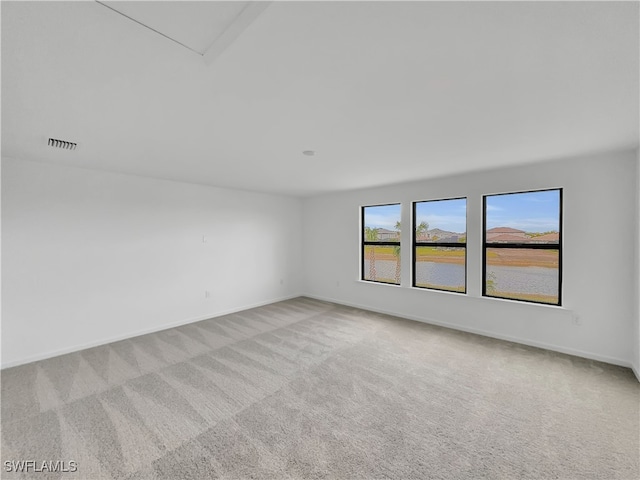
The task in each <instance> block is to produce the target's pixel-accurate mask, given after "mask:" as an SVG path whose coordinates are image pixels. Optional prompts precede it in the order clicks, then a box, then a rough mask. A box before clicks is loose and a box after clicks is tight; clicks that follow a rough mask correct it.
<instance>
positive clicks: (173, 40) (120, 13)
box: [94, 0, 203, 57]
mask: <svg viewBox="0 0 640 480" xmlns="http://www.w3.org/2000/svg"><path fill="white" fill-rule="evenodd" d="M94 1H95V2H96V3H97V4H99V5H102V6H103V7H106V8H108V9H109V10H111V11H113V12H116V13H117V14H118V15H122V16H123V17H125V18H128V19H129V20H131V21H132V22H135V23H137V24H138V25H141V26H143V27H145V28H147V29H149V30H151V31H152V32H155V33H157V34H158V35H162V36H163V37H164V38H166V39H169V40H171V41H172V42H174V43H177V44H178V45H180V46H182V47H184V48H186V49H187V50H189V51H191V52H193V53H195V54H196V55H199V56H200V57H202V56H203V54H202V53H200V52H198V51H197V50H194V49H193V48H191V47H189V46H187V45H185V44H184V43H181V42H179V41H178V40H176V39H175V38H171V37H170V36H168V35H165V34H164V33H162V32H159V31H158V30H156V29H155V28H153V27H150V26H149V25H145V24H144V23H142V22H140V21H138V20H136V19H135V18H132V17H130V16H129V15H126V14H124V13H122V12H120V11H118V10H116V9H115V8H113V7H110V6H109V5H106V4H105V3H102V2H101V1H100V0H94Z"/></svg>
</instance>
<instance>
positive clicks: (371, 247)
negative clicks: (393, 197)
mask: <svg viewBox="0 0 640 480" xmlns="http://www.w3.org/2000/svg"><path fill="white" fill-rule="evenodd" d="M400 216H401V206H400V204H399V203H395V204H393V205H375V206H370V207H362V277H361V278H362V280H368V281H371V282H380V283H391V284H395V285H400Z"/></svg>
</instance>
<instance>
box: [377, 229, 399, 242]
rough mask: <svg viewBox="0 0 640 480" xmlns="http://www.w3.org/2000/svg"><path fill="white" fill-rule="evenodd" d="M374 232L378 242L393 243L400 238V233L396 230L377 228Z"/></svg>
mask: <svg viewBox="0 0 640 480" xmlns="http://www.w3.org/2000/svg"><path fill="white" fill-rule="evenodd" d="M376 230H377V231H378V240H380V241H393V240H397V239H398V238H399V237H400V233H399V232H398V231H396V230H387V229H386V228H377V229H376Z"/></svg>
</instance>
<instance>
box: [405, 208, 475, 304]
mask: <svg viewBox="0 0 640 480" xmlns="http://www.w3.org/2000/svg"><path fill="white" fill-rule="evenodd" d="M413 232H414V235H413V249H414V250H413V253H414V255H413V260H414V265H413V286H414V287H420V288H430V289H434V290H446V291H449V292H458V293H466V291H467V281H466V276H467V268H466V267H467V199H466V198H454V199H450V200H430V201H425V202H414V204H413Z"/></svg>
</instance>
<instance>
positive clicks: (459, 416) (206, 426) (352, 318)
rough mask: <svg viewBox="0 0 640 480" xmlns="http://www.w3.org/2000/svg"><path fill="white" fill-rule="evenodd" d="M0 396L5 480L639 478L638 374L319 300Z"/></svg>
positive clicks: (143, 341)
mask: <svg viewBox="0 0 640 480" xmlns="http://www.w3.org/2000/svg"><path fill="white" fill-rule="evenodd" d="M1 400H2V455H1V457H2V478H8V479H11V478H37V479H45V478H46V479H49V478H73V479H89V480H90V479H129V480H134V479H138V480H150V479H198V480H202V479H208V478H267V479H268V478H273V479H288V478H333V479H355V478H357V479H360V478H363V479H364V478H394V479H478V478H490V479H519V478H530V479H547V478H548V479H603V480H604V479H606V480H611V479H638V478H639V477H640V471H639V466H638V464H639V452H640V444H639V442H640V438H639V437H640V416H639V415H640V386H639V384H638V382H637V380H635V378H634V377H633V374H632V372H631V371H630V370H628V369H625V368H620V367H615V366H611V365H606V364H602V363H598V362H593V361H588V360H583V359H579V358H575V357H571V356H567V355H562V354H558V353H553V352H549V351H545V350H539V349H535V348H530V347H526V346H522V345H519V344H514V343H509V342H504V341H499V340H494V339H490V338H485V337H480V336H476V335H472V334H467V333H462V332H457V331H453V330H448V329H445V328H439V327H434V326H430V325H426V324H421V323H418V322H413V321H409V320H403V319H399V318H395V317H390V316H387V315H381V314H376V313H372V312H367V311H363V310H359V309H355V308H349V307H344V306H339V305H334V304H330V303H325V302H320V301H316V300H312V299H308V298H298V299H294V300H289V301H285V302H279V303H275V304H272V305H268V306H264V307H260V308H255V309H252V310H247V311H243V312H240V313H236V314H232V315H227V316H224V317H219V318H214V319H210V320H206V321H203V322H198V323H194V324H190V325H185V326H182V327H178V328H173V329H170V330H166V331H163V332H159V333H154V334H149V335H144V336H140V337H135V338H131V339H128V340H124V341H120V342H116V343H112V344H109V345H105V346H101V347H96V348H91V349H88V350H83V351H81V352H77V353H73V354H69V355H64V356H60V357H56V358H52V359H48V360H43V361H39V362H35V363H32V364H28V365H24V366H20V367H15V368H11V369H6V370H3V371H2V398H1ZM27 460H32V461H34V462H36V463H35V467H34V465H33V464H32V465H31V467H32V471H31V473H30V474H29V475H22V474H17V473H13V472H7V469H8V468H7V465H12V466H14V467H15V466H16V464H15V463H12V462H18V461H27ZM56 461H60V462H65V463H59V464H58V468H67V469H69V467H70V465H73V464H70V463H69V462H71V461H73V462H75V465H76V466H77V471H76V472H74V473H62V474H61V473H46V472H44V473H34V472H33V468H37V469H40V470H42V469H43V468H45V470H46V468H47V467H45V466H44V464H43V462H56ZM6 462H9V463H6ZM47 465H48V466H49V467H51V466H53V467H54V468H55V463H53V464H52V463H47Z"/></svg>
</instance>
